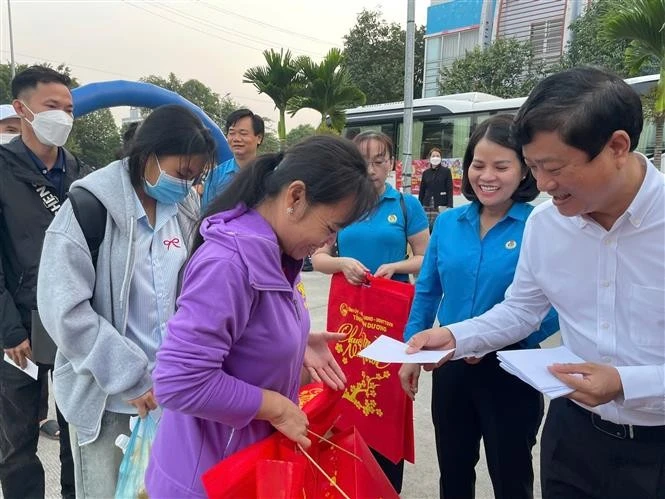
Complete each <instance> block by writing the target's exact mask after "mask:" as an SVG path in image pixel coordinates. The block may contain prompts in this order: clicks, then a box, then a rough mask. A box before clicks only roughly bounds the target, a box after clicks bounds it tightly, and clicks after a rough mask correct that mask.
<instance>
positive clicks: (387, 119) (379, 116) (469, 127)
mask: <svg viewBox="0 0 665 499" xmlns="http://www.w3.org/2000/svg"><path fill="white" fill-rule="evenodd" d="M659 78H660V75H658V74H654V75H648V76H639V77H636V78H628V79H627V80H626V82H627V83H628V84H629V85H630V86H631V87H632V88H633V89H635V91H636V92H637V93H639V94H640V95H644V94H646V93H648V92H650V91H651V90H652V89H653V88H654V87H655V86H656V84H657V83H658V80H659ZM525 100H526V97H519V98H514V99H502V98H501V97H497V96H495V95H490V94H485V93H482V92H468V93H461V94H454V95H444V96H438V97H425V98H422V99H414V101H413V137H412V142H411V144H412V149H411V150H412V157H413V165H412V185H411V192H412V193H413V194H418V191H419V186H420V176H421V174H422V171H423V169H424V168H426V166H427V154H428V153H429V151H430V150H431V149H432V148H433V147H438V148H439V149H441V151H442V157H443V158H444V160H443V164H444V165H445V166H447V167H449V168H451V171H452V173H453V179H454V183H455V194H459V186H460V184H461V173H462V170H461V162H462V161H461V160H462V157H463V156H464V151H465V149H466V145H467V143H468V141H469V137H470V136H471V133H472V132H473V130H474V129H475V127H476V126H477V125H478V124H479V123H481V122H483V121H484V120H486V119H487V118H489V117H490V116H492V115H494V114H498V113H508V114H515V113H517V110H518V109H519V107H520V106H521V105H522V104H523V103H524V101H525ZM403 121H404V103H403V102H392V103H387V104H372V105H368V106H361V107H356V108H353V109H347V110H346V126H345V128H344V131H343V136H345V137H347V138H353V137H354V136H355V135H357V134H358V133H360V132H364V131H366V130H374V131H381V132H383V133H385V134H386V135H388V136H389V137H390V138H391V139H392V141H393V144H395V158H396V159H397V161H396V171H395V177H396V178H395V179H394V183H395V184H396V187H398V188H401V161H400V160H399V158H401V156H402V154H401V150H400V149H401V146H402V133H403ZM655 142H656V129H655V126H654V124H653V123H651V122H645V124H644V131H643V133H642V136H641V138H640V142H639V144H638V147H637V150H638V151H640V152H642V153H644V154H646V155H647V156H651V155H653V151H654V146H655Z"/></svg>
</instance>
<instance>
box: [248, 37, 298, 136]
mask: <svg viewBox="0 0 665 499" xmlns="http://www.w3.org/2000/svg"><path fill="white" fill-rule="evenodd" d="M263 57H264V58H265V60H266V65H265V66H254V67H252V68H249V69H248V70H247V71H245V74H244V75H243V78H244V79H243V81H244V82H245V83H251V84H252V85H254V88H256V90H257V91H258V92H259V93H260V94H266V95H267V96H268V97H270V98H271V99H272V100H273V102H274V103H275V108H277V110H278V111H279V122H278V124H277V135H278V136H279V140H280V142H281V144H282V149H284V147H285V146H286V116H285V113H286V108H287V106H288V104H289V101H290V100H291V99H292V98H293V97H295V96H296V95H299V94H300V92H301V91H302V82H301V78H300V76H299V70H298V68H297V67H296V64H295V60H294V59H293V57H292V56H291V51H290V50H287V51H286V52H284V49H282V50H280V51H279V52H277V51H275V50H272V49H270V50H264V51H263Z"/></svg>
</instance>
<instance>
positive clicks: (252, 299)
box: [146, 136, 377, 499]
mask: <svg viewBox="0 0 665 499" xmlns="http://www.w3.org/2000/svg"><path fill="white" fill-rule="evenodd" d="M376 201H377V199H376V193H375V189H374V187H373V185H372V183H371V181H370V180H369V178H368V175H367V167H366V165H365V161H364V159H363V158H362V156H361V155H360V153H359V152H358V149H357V147H355V146H354V145H353V144H352V143H351V142H350V141H347V140H345V139H341V138H338V137H332V136H315V137H311V138H309V139H307V140H305V141H303V142H301V143H299V144H298V145H296V146H294V147H292V148H291V149H289V150H288V151H287V152H286V153H284V154H275V155H263V156H260V157H259V158H257V160H256V161H255V162H254V163H253V164H252V165H251V166H248V167H247V168H244V169H243V170H241V171H240V172H239V173H238V175H237V176H236V178H235V179H234V180H233V182H232V183H231V184H230V186H229V188H228V189H227V190H226V191H225V193H224V194H223V195H222V196H220V197H218V198H217V199H216V200H215V201H214V202H213V203H212V205H211V206H210V207H209V209H208V213H206V216H205V218H204V219H203V221H202V222H201V224H200V228H199V234H198V235H197V238H196V240H195V242H194V247H193V254H192V257H191V259H190V261H189V263H188V264H187V268H186V270H185V274H184V281H183V288H182V293H181V295H180V298H179V299H178V303H177V305H178V310H177V311H176V313H175V315H174V316H173V318H172V319H171V320H170V321H169V323H168V334H167V336H166V338H165V340H164V342H163V343H162V346H161V349H160V351H159V352H158V354H157V365H156V368H155V371H154V373H153V380H154V389H155V395H156V396H157V400H158V402H159V403H160V404H161V405H162V406H163V407H164V408H165V410H164V414H163V416H162V419H161V422H160V426H159V430H158V433H157V437H156V439H155V442H154V444H153V448H152V456H151V460H150V465H149V467H148V470H147V472H146V487H147V490H148V493H149V495H150V497H151V498H153V499H154V498H166V497H205V493H204V490H203V485H202V483H201V475H202V474H203V473H204V472H205V471H206V470H208V469H209V468H211V467H212V466H213V465H214V464H216V463H217V462H218V461H220V460H221V459H224V458H226V457H228V456H229V455H231V454H233V453H234V452H237V451H239V450H241V449H243V448H245V447H247V446H248V445H251V444H253V443H254V442H257V441H259V440H262V439H264V438H266V437H267V436H268V435H270V434H271V433H273V432H274V431H275V430H277V431H280V432H281V433H283V434H284V435H286V436H287V437H288V438H289V439H291V440H293V441H294V442H297V443H299V444H301V445H303V446H304V447H307V446H309V444H310V440H309V439H308V437H307V424H308V423H307V417H306V416H305V414H304V413H303V412H302V411H301V410H300V409H299V407H298V405H297V397H298V388H299V384H300V374H301V369H302V367H303V358H304V355H305V348H306V346H307V343H308V334H309V327H310V322H309V315H308V312H307V309H306V308H305V303H304V296H303V293H302V286H301V285H300V286H299V273H300V269H301V266H302V260H303V258H305V257H306V256H307V255H311V254H312V253H313V252H314V251H315V250H316V249H318V248H320V247H322V246H323V245H324V244H326V243H330V242H332V241H333V240H334V239H335V236H336V233H337V231H339V230H340V229H341V228H343V227H345V226H347V225H349V224H350V223H352V222H354V221H355V220H357V219H358V218H360V217H361V216H362V215H363V214H365V213H367V212H368V211H369V210H370V209H371V207H372V206H374V204H376Z"/></svg>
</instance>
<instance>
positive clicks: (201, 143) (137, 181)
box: [127, 104, 216, 187]
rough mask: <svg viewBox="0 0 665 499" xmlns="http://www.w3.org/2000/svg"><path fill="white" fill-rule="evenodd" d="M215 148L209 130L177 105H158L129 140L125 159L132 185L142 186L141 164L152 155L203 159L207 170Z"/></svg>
mask: <svg viewBox="0 0 665 499" xmlns="http://www.w3.org/2000/svg"><path fill="white" fill-rule="evenodd" d="M215 149H216V144H215V141H214V140H213V138H212V135H211V134H210V131H209V130H208V129H207V128H206V127H205V126H203V123H202V122H201V120H200V119H199V117H198V116H196V115H195V114H194V113H193V112H192V111H190V110H189V109H187V108H186V107H183V106H179V105H177V104H169V105H167V106H160V107H158V108H156V109H155V110H154V111H153V112H151V113H150V114H149V115H148V117H147V118H146V119H145V121H143V123H141V126H139V127H138V128H137V129H136V132H135V133H134V137H133V138H132V139H131V140H130V143H129V150H128V151H127V156H128V157H129V159H128V161H129V176H130V178H131V180H132V185H134V186H135V187H139V186H141V185H142V184H143V179H144V178H145V165H146V163H147V162H148V159H149V158H150V156H151V155H153V154H154V155H155V156H189V157H190V158H191V157H192V156H204V157H205V158H206V162H205V164H206V168H209V167H210V166H211V165H213V164H215ZM204 173H205V172H202V174H204Z"/></svg>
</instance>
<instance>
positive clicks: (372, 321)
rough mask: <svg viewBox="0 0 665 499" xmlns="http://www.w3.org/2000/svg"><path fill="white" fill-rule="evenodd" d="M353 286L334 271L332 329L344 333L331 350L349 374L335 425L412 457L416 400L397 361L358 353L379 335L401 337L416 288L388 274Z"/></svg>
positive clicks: (387, 451) (391, 455) (387, 452)
mask: <svg viewBox="0 0 665 499" xmlns="http://www.w3.org/2000/svg"><path fill="white" fill-rule="evenodd" d="M368 279H369V281H368V283H367V284H366V285H361V286H354V285H352V284H350V283H349V282H348V281H347V280H346V278H345V277H344V275H343V274H335V275H333V277H332V282H331V284H330V296H329V299H328V327H327V329H328V331H337V332H340V333H344V334H345V335H346V338H345V339H343V340H341V341H339V342H337V343H336V344H335V347H334V349H333V355H334V356H335V358H336V359H337V362H338V363H339V365H340V366H342V369H343V370H344V374H346V377H347V387H346V390H345V391H344V394H343V395H342V401H341V402H340V412H341V416H340V418H339V420H338V421H337V423H336V424H335V427H336V428H338V429H340V430H345V429H347V428H350V427H352V426H355V427H356V428H358V430H359V431H360V434H361V435H362V437H363V439H364V440H365V441H366V442H367V444H368V445H369V446H370V447H371V448H372V449H374V450H376V451H377V452H379V453H380V454H382V455H383V456H385V457H387V458H388V459H390V460H391V461H393V462H395V463H397V462H398V461H399V460H400V459H406V460H407V461H410V462H414V458H415V451H414V436H413V403H412V402H411V400H409V398H408V397H407V396H406V394H405V393H404V391H403V390H402V387H401V384H400V381H399V376H398V372H399V367H400V366H399V364H384V363H380V362H375V361H372V360H369V359H365V358H363V357H359V356H358V352H360V351H361V350H362V349H363V348H365V347H366V346H368V345H369V344H370V343H372V342H373V341H374V340H375V339H377V338H378V337H379V336H381V335H386V336H390V337H391V338H395V339H397V340H400V341H402V340H403V337H402V334H403V332H404V328H405V326H406V322H407V320H408V318H409V311H410V309H411V303H412V301H413V295H414V287H413V286H412V285H411V284H407V283H403V282H398V281H393V280H390V279H384V278H377V277H372V276H369V277H368Z"/></svg>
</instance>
